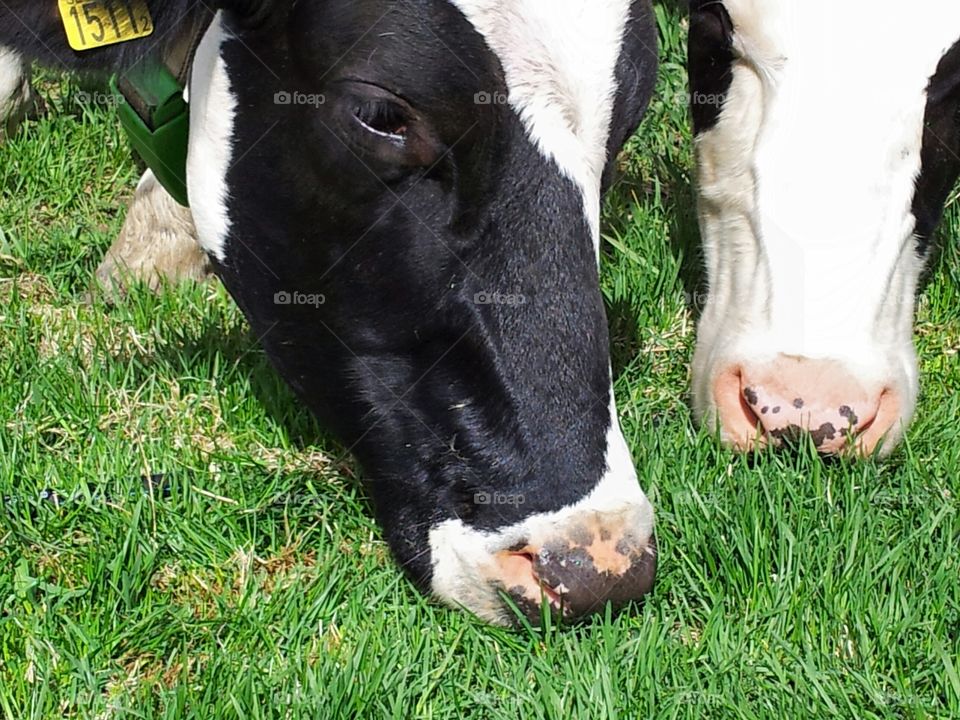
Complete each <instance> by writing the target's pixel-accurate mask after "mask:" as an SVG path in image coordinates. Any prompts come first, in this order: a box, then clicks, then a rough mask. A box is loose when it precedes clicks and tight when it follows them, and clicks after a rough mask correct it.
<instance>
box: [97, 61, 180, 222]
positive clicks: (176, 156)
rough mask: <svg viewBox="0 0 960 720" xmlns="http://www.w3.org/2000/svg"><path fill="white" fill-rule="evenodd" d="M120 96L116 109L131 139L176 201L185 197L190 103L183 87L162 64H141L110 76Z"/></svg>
mask: <svg viewBox="0 0 960 720" xmlns="http://www.w3.org/2000/svg"><path fill="white" fill-rule="evenodd" d="M110 88H111V90H113V92H114V93H115V94H118V95H119V96H120V97H121V101H120V105H119V106H118V113H119V115H120V124H121V125H123V128H124V130H126V133H127V137H128V138H129V139H130V144H131V145H132V146H133V149H134V150H135V151H136V152H137V154H138V155H139V156H140V157H141V158H142V159H143V161H144V162H145V163H146V164H147V167H148V168H150V169H151V170H152V171H153V174H154V175H155V176H156V178H157V181H158V182H159V183H160V184H161V185H162V186H163V187H164V188H165V189H166V190H167V192H169V193H170V195H171V196H172V197H173V199H174V200H176V201H177V202H178V203H180V204H181V205H183V206H184V207H188V206H189V202H188V200H187V142H188V139H189V134H190V123H189V107H188V106H187V103H186V102H185V101H184V99H183V86H182V85H181V84H180V82H179V81H178V80H177V78H175V77H174V76H173V73H171V72H170V71H169V70H168V69H167V67H166V66H165V65H164V64H162V63H160V62H157V63H153V64H150V65H146V66H145V67H144V66H143V65H141V66H139V67H138V68H137V69H135V70H132V71H130V72H128V73H126V74H124V75H123V77H121V78H117V77H116V76H114V77H113V78H112V79H111V80H110Z"/></svg>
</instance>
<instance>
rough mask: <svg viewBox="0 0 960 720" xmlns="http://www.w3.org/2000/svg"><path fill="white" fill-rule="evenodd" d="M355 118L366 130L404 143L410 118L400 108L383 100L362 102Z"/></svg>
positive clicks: (355, 113) (354, 112)
mask: <svg viewBox="0 0 960 720" xmlns="http://www.w3.org/2000/svg"><path fill="white" fill-rule="evenodd" d="M353 116H354V117H355V118H356V119H357V122H358V123H360V125H361V127H363V128H364V129H365V130H367V131H369V132H372V133H374V134H375V135H381V136H383V137H385V138H389V139H390V140H394V141H398V142H403V140H404V139H405V138H406V136H407V125H408V122H409V118H408V117H407V115H406V113H405V112H404V110H403V108H401V107H400V106H398V105H396V104H394V103H391V102H386V101H383V100H368V101H366V102H361V103H359V104H358V106H357V107H356V108H355V109H354V111H353Z"/></svg>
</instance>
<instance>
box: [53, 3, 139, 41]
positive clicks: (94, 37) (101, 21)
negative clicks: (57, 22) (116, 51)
mask: <svg viewBox="0 0 960 720" xmlns="http://www.w3.org/2000/svg"><path fill="white" fill-rule="evenodd" d="M58 2H59V4H60V18H61V19H62V20H63V28H64V30H66V31H67V40H68V42H69V43H70V47H72V48H73V49H74V50H92V49H94V48H98V47H103V46H104V45H113V44H114V43H122V42H127V41H129V40H137V39H138V38H142V37H146V36H147V35H150V34H152V33H153V18H151V17H150V9H149V8H148V7H147V3H146V2H145V0H58Z"/></svg>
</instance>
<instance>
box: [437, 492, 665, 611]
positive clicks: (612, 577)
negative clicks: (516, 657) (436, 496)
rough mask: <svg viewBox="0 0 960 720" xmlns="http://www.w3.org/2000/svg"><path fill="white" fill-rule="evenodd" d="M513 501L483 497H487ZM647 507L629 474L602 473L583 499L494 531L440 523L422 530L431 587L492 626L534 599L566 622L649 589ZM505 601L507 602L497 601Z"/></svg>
mask: <svg viewBox="0 0 960 720" xmlns="http://www.w3.org/2000/svg"><path fill="white" fill-rule="evenodd" d="M516 500H517V499H511V498H505V497H498V496H496V495H491V496H490V497H489V501H490V502H491V503H496V502H508V501H516ZM653 531H654V512H653V506H652V505H651V504H650V502H649V501H648V500H647V497H646V495H645V494H644V493H643V491H642V490H641V489H640V486H639V485H638V484H637V479H636V475H635V474H633V473H630V474H629V476H624V475H619V476H617V475H613V474H611V473H608V475H607V476H606V477H604V479H603V480H601V481H600V483H599V484H598V485H597V486H596V488H595V489H594V490H593V492H591V493H590V494H589V495H588V496H587V497H585V498H584V499H583V500H582V501H580V502H578V503H575V504H573V505H570V506H568V507H566V508H562V509H560V510H557V511H555V512H548V513H539V514H535V515H531V516H530V517H528V518H526V519H524V520H523V521H521V522H518V523H516V524H514V525H511V526H508V527H503V528H499V529H497V530H495V531H479V530H476V529H473V528H471V527H469V526H468V525H466V524H465V523H464V522H463V521H462V520H458V519H455V520H447V521H445V522H442V523H440V524H438V525H436V526H435V527H433V528H432V529H431V531H430V537H429V544H430V551H431V560H432V579H431V590H432V592H433V594H434V595H435V596H436V597H437V598H438V599H439V600H441V601H442V602H444V603H445V604H447V605H450V606H452V607H456V608H464V609H466V610H468V611H470V612H472V613H473V614H475V615H477V616H478V617H480V618H481V619H483V620H485V621H487V622H490V623H493V624H497V625H515V624H516V623H517V621H518V616H517V614H516V611H515V610H514V608H512V607H511V605H515V606H516V609H518V610H520V612H521V613H522V614H523V615H525V616H526V617H527V618H528V619H529V620H530V621H531V622H534V623H537V622H539V618H540V614H541V612H542V609H543V608H542V606H543V605H544V604H547V605H548V606H549V610H550V612H551V614H553V615H554V616H555V617H562V618H564V619H567V620H572V619H576V618H580V617H584V616H586V615H589V614H591V613H594V612H598V611H601V610H602V609H603V608H604V607H605V605H606V603H607V602H608V601H609V602H610V603H611V604H612V605H613V606H614V607H615V608H617V607H622V606H623V605H626V604H627V603H628V602H630V601H631V600H636V599H639V598H640V597H642V596H643V595H645V594H646V593H648V592H649V591H650V590H651V589H652V586H653V582H654V576H655V573H656V564H657V551H656V542H655V539H654V532H653ZM505 598H509V600H507V599H505Z"/></svg>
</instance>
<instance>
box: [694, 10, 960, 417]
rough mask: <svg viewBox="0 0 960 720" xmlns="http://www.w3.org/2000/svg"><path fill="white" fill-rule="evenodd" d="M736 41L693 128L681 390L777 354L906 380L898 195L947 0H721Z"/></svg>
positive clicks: (950, 32)
mask: <svg viewBox="0 0 960 720" xmlns="http://www.w3.org/2000/svg"><path fill="white" fill-rule="evenodd" d="M724 5H725V7H726V8H727V10H728V12H729V13H730V16H731V18H732V20H733V23H734V27H735V38H734V48H735V51H736V53H737V55H738V58H737V60H736V61H735V62H734V66H733V81H732V85H731V87H730V89H729V92H728V96H727V99H726V103H725V105H724V108H723V112H722V113H721V116H720V119H719V122H718V123H717V124H716V126H715V127H713V128H712V129H710V130H709V131H707V132H705V133H703V134H702V135H701V136H700V137H699V138H698V140H697V142H698V159H699V181H700V182H699V186H700V218H701V229H702V233H703V238H704V246H705V251H706V259H707V265H708V269H709V275H710V299H709V303H708V306H707V308H706V310H705V312H704V315H703V318H702V319H701V323H700V330H699V336H698V346H697V353H696V356H695V359H694V402H695V405H696V406H697V409H698V412H699V413H700V414H705V415H707V416H708V419H711V417H712V415H713V412H714V410H715V408H714V407H713V402H714V400H713V397H712V391H711V388H712V382H713V378H714V377H715V375H716V373H717V372H718V371H720V370H721V369H723V368H724V367H729V366H731V365H734V364H745V365H749V364H752V365H754V366H756V365H757V364H759V363H763V362H764V361H765V360H769V359H772V358H773V357H774V356H776V355H778V354H784V355H789V356H803V357H811V358H832V359H837V360H840V361H842V362H843V363H844V364H845V365H846V366H848V367H849V368H851V370H852V371H853V372H854V374H856V375H857V377H858V378H862V379H863V382H864V384H865V385H875V386H877V387H878V388H882V387H889V388H892V389H895V390H896V391H898V394H899V396H900V397H901V398H902V407H901V415H902V419H904V421H907V420H908V419H909V416H910V414H911V413H912V410H913V402H914V399H915V397H916V394H917V369H916V360H915V356H914V350H913V344H912V320H913V311H914V292H915V289H916V285H917V281H918V278H919V275H920V273H921V270H922V262H921V261H920V259H919V258H918V257H917V256H916V241H915V238H914V235H913V232H914V226H915V218H914V217H913V215H912V212H911V205H912V201H913V197H914V193H915V180H916V177H917V175H918V173H919V170H920V151H921V147H922V137H923V120H924V112H925V109H926V88H927V86H928V84H929V80H930V77H931V76H932V75H933V73H934V72H935V70H936V67H937V64H938V62H939V61H940V59H941V58H942V57H943V55H944V54H945V53H946V51H947V50H948V49H949V48H950V47H951V46H952V45H953V44H954V43H955V42H956V41H957V40H958V39H960V3H958V2H956V1H955V0H918V1H917V2H914V3H909V4H908V3H891V4H887V5H884V6H883V7H882V9H881V8H880V7H879V6H878V5H877V4H876V3H867V2H863V1H860V2H840V3H838V2H835V1H833V0H804V2H761V1H760V0H725V2H724Z"/></svg>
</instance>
